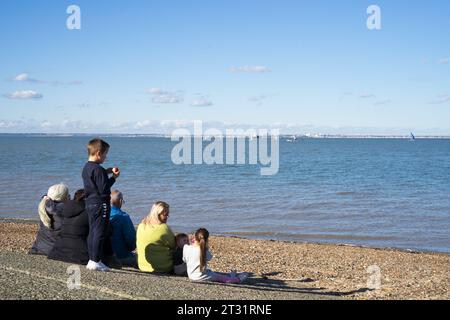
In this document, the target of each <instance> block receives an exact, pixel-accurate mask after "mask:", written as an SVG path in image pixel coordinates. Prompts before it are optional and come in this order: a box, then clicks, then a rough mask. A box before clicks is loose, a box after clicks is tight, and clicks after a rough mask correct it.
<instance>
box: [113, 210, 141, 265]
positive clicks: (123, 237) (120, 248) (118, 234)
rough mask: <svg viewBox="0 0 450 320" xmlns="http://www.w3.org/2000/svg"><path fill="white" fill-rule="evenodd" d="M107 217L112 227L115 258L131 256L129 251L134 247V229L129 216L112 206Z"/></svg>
mask: <svg viewBox="0 0 450 320" xmlns="http://www.w3.org/2000/svg"><path fill="white" fill-rule="evenodd" d="M109 219H110V223H111V226H112V229H113V235H112V238H111V242H112V247H113V251H114V253H115V254H116V256H117V258H119V259H125V258H129V257H131V256H133V255H132V253H131V252H132V251H134V250H135V249H136V229H135V228H134V225H133V222H132V221H131V218H130V216H129V215H128V214H127V213H125V212H123V211H122V210H120V209H119V208H117V207H116V206H112V207H111V215H110V218H109Z"/></svg>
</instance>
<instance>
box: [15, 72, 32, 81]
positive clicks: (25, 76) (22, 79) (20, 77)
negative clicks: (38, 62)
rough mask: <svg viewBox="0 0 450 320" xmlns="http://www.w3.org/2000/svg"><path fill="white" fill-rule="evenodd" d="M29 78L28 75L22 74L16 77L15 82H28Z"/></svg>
mask: <svg viewBox="0 0 450 320" xmlns="http://www.w3.org/2000/svg"><path fill="white" fill-rule="evenodd" d="M28 79H29V77H28V74H27V73H21V74H19V75H17V76H15V77H14V79H13V80H14V81H28Z"/></svg>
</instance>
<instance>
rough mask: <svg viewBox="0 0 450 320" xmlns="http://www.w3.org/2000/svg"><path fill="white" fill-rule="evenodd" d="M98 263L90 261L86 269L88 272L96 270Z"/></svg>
mask: <svg viewBox="0 0 450 320" xmlns="http://www.w3.org/2000/svg"><path fill="white" fill-rule="evenodd" d="M95 267H96V263H95V262H94V261H92V260H89V262H88V264H87V265H86V269H88V270H95Z"/></svg>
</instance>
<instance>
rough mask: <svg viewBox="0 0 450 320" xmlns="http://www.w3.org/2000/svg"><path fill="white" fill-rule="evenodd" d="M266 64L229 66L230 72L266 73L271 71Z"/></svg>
mask: <svg viewBox="0 0 450 320" xmlns="http://www.w3.org/2000/svg"><path fill="white" fill-rule="evenodd" d="M271 71H272V70H270V69H269V68H268V67H266V66H243V67H231V69H230V72H233V73H234V72H242V73H266V72H271Z"/></svg>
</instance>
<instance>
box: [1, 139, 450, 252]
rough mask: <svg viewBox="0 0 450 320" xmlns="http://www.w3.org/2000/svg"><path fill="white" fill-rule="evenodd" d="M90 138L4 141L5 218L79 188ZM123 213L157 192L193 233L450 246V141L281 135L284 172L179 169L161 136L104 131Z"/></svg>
mask: <svg viewBox="0 0 450 320" xmlns="http://www.w3.org/2000/svg"><path fill="white" fill-rule="evenodd" d="M88 140H89V138H87V137H24V136H7V137H0V163H1V166H0V217H14V218H35V219H37V205H38V202H39V199H40V197H41V196H42V195H43V194H45V192H46V190H47V188H48V187H49V186H50V185H51V184H54V183H59V182H64V183H66V184H67V185H69V187H70V190H71V192H73V191H74V190H75V189H76V188H79V187H81V186H82V181H81V177H80V176H81V169H82V167H83V165H84V163H85V161H86V157H85V153H86V152H85V144H86V142H87V141H88ZM107 140H108V142H109V143H110V144H111V145H112V148H111V151H110V154H109V159H108V161H107V163H106V164H105V166H112V165H117V166H119V167H120V168H121V170H122V175H121V177H120V179H119V180H118V182H117V183H116V186H115V187H117V188H119V189H120V190H122V191H123V193H124V195H125V200H126V204H125V208H124V209H125V210H126V211H127V212H128V213H129V214H130V215H131V216H132V218H133V220H134V222H136V223H137V222H139V221H140V219H142V218H143V217H144V216H145V215H146V214H147V212H148V211H149V209H150V206H151V204H152V203H153V202H154V201H156V200H164V201H167V202H168V203H169V204H170V205H171V216H170V220H169V224H170V225H171V226H172V228H173V229H175V230H182V231H187V232H190V231H192V230H195V229H196V228H198V227H201V226H204V227H206V228H208V229H209V230H210V231H211V232H213V233H220V234H233V235H243V236H246V237H252V238H263V239H267V238H269V239H280V240H295V241H311V242H332V243H348V244H358V245H368V246H375V247H397V248H404V249H418V250H432V251H442V252H450V197H449V196H450V162H449V160H450V140H418V141H415V142H411V141H408V140H364V139H361V140H359V139H358V140H354V139H348V140H347V139H342V140H325V139H319V140H312V139H311V140H300V141H297V142H295V143H288V142H286V141H283V140H282V141H281V142H280V171H279V173H278V175H275V176H270V177H267V176H266V177H263V176H260V174H259V172H260V171H259V170H260V167H259V166H249V165H246V166H207V165H195V166H175V165H174V164H172V162H171V159H170V153H171V150H172V147H173V146H174V145H175V143H174V142H171V141H170V140H169V139H164V138H132V137H110V138H107Z"/></svg>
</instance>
